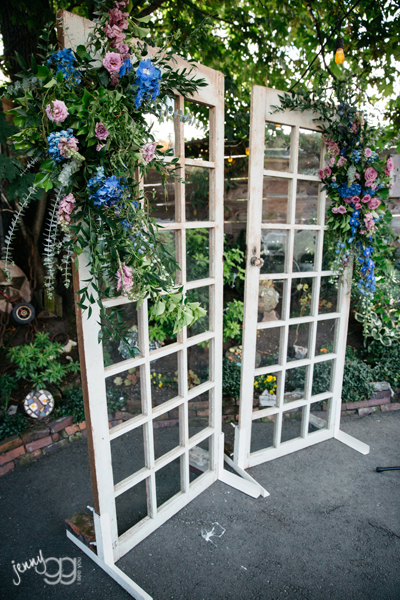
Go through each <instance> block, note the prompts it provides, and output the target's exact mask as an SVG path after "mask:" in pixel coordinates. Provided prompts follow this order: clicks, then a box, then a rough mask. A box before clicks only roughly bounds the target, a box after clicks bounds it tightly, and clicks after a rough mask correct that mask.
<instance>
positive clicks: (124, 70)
mask: <svg viewBox="0 0 400 600" xmlns="http://www.w3.org/2000/svg"><path fill="white" fill-rule="evenodd" d="M132 69H133V67H132V65H131V61H130V60H129V58H127V59H126V60H124V62H123V63H122V65H121V67H120V69H119V71H118V74H119V76H120V77H123V76H124V75H126V74H127V73H129V71H132Z"/></svg>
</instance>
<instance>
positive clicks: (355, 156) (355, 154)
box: [350, 150, 361, 164]
mask: <svg viewBox="0 0 400 600" xmlns="http://www.w3.org/2000/svg"><path fill="white" fill-rule="evenodd" d="M350 158H351V159H352V161H353V162H354V163H356V164H357V163H358V162H360V158H361V152H360V150H353V151H352V152H351V153H350Z"/></svg>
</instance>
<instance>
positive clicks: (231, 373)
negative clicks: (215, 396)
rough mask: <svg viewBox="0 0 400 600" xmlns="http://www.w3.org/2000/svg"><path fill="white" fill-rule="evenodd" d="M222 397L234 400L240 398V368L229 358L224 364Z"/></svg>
mask: <svg viewBox="0 0 400 600" xmlns="http://www.w3.org/2000/svg"><path fill="white" fill-rule="evenodd" d="M222 395H223V396H231V397H233V398H239V396H240V367H238V366H236V364H235V363H233V362H231V361H230V360H228V359H227V358H224V359H223V362H222Z"/></svg>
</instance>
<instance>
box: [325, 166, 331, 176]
mask: <svg viewBox="0 0 400 600" xmlns="http://www.w3.org/2000/svg"><path fill="white" fill-rule="evenodd" d="M324 171H325V177H330V176H331V175H332V171H331V169H330V168H329V167H325V169H324Z"/></svg>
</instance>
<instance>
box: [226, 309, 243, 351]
mask: <svg viewBox="0 0 400 600" xmlns="http://www.w3.org/2000/svg"><path fill="white" fill-rule="evenodd" d="M243 310H244V303H243V301H242V300H232V302H227V303H226V307H225V308H224V313H223V327H224V330H223V338H224V342H227V341H228V340H233V341H235V342H238V343H239V344H241V343H242V335H243Z"/></svg>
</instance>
